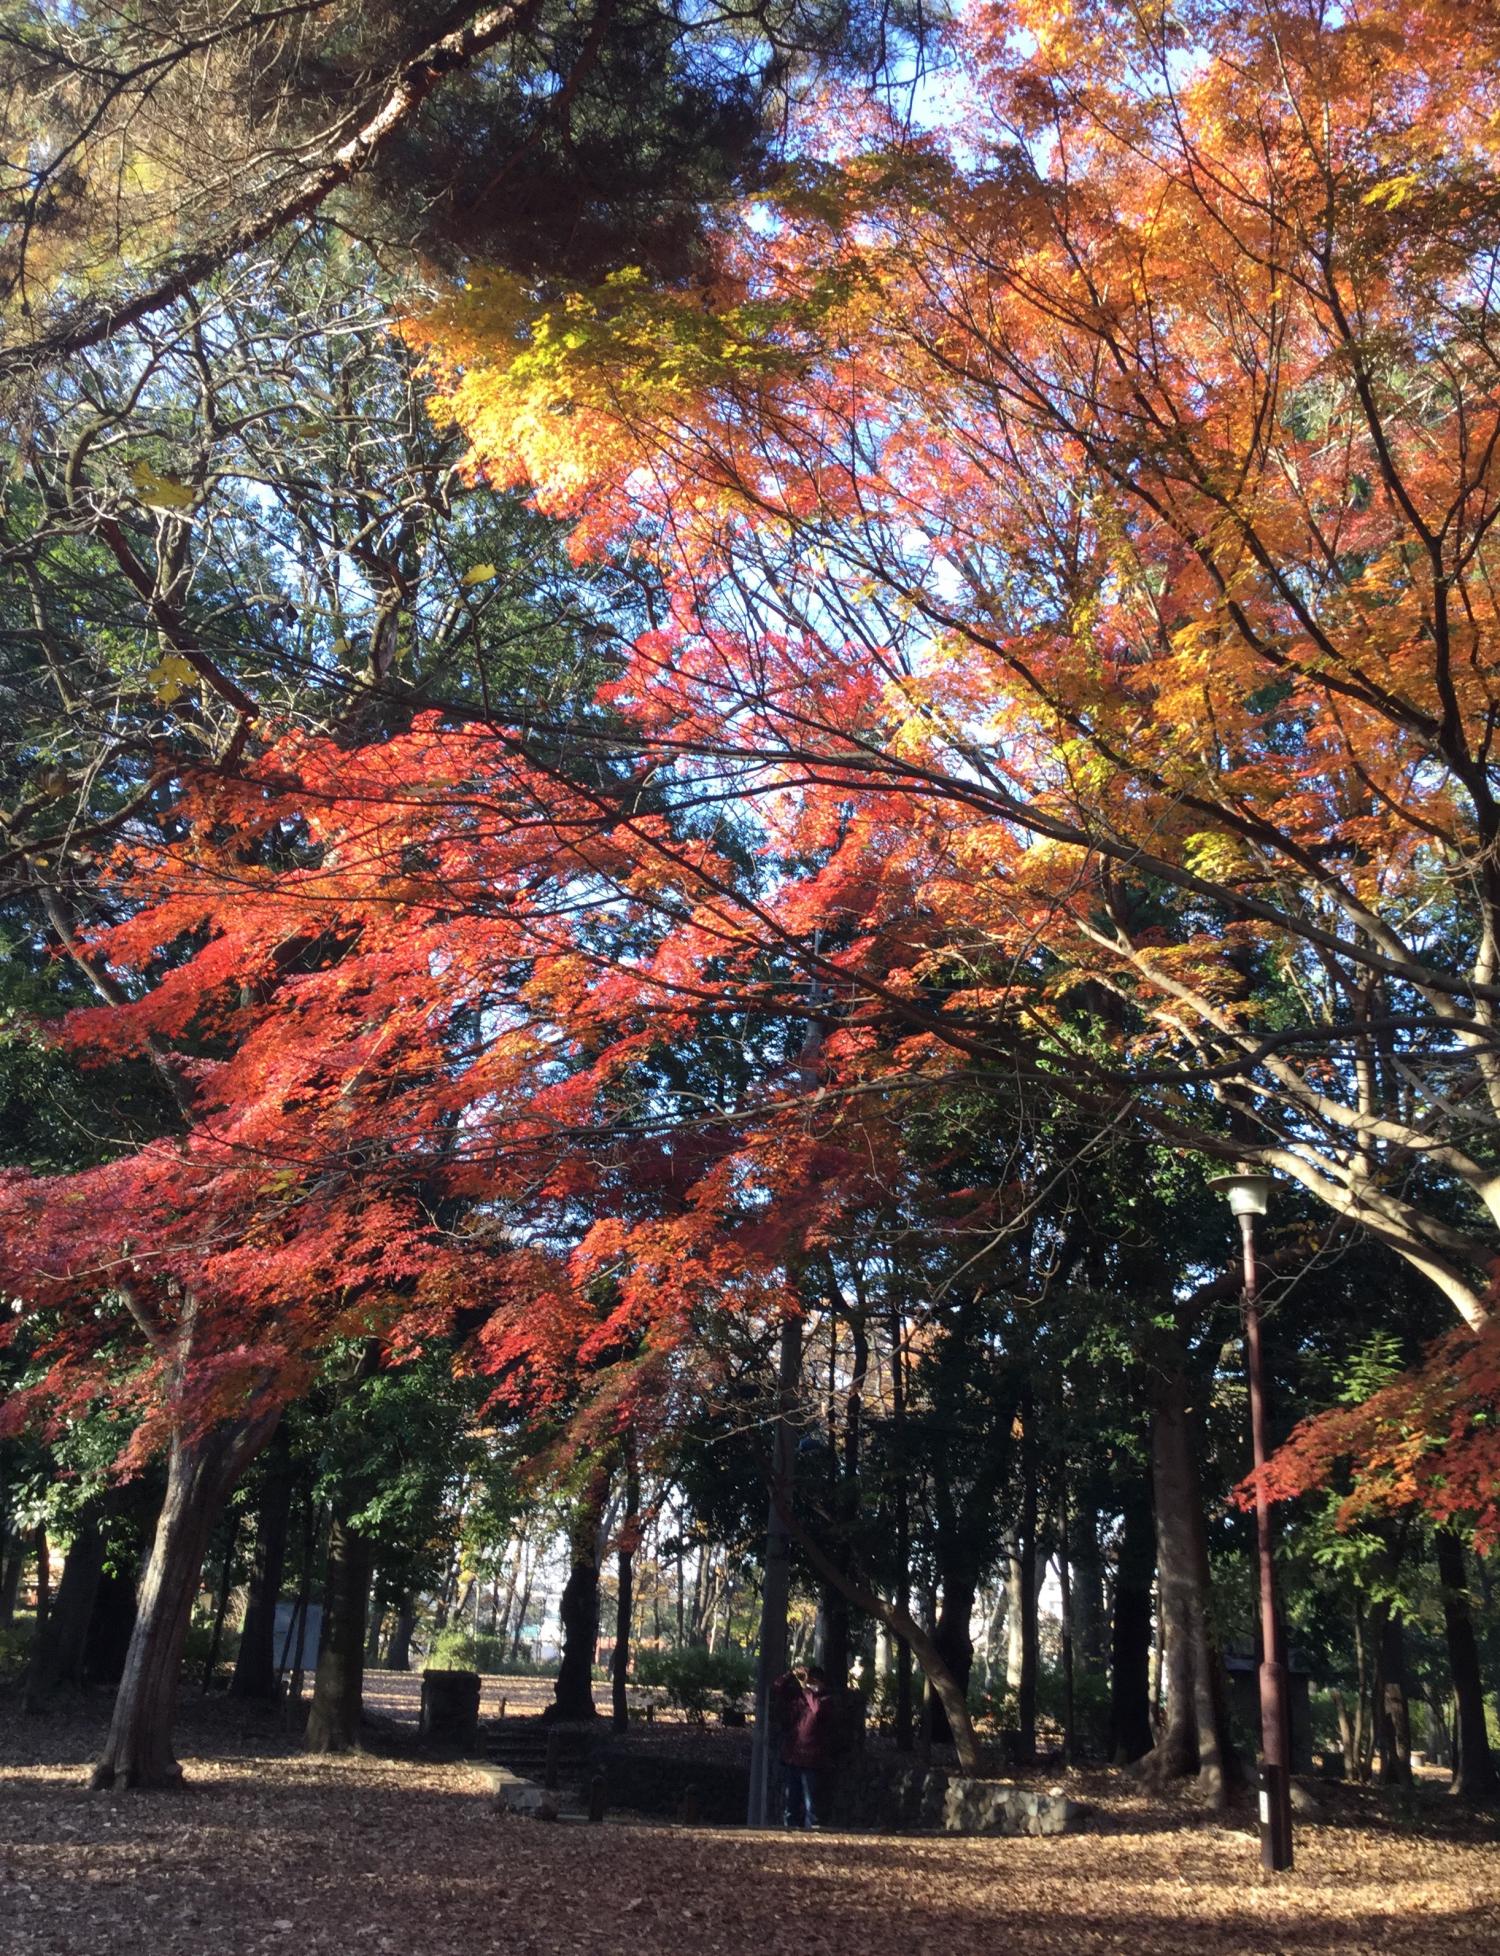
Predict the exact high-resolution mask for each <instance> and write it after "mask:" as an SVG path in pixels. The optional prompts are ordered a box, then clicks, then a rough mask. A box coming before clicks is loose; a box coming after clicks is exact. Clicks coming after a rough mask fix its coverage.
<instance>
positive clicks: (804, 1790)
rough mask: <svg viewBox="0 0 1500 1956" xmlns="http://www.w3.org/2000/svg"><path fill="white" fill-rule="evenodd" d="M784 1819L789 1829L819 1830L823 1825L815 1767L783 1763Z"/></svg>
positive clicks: (817, 1776)
mask: <svg viewBox="0 0 1500 1956" xmlns="http://www.w3.org/2000/svg"><path fill="white" fill-rule="evenodd" d="M781 1773H782V1789H783V1803H782V1818H783V1819H784V1820H785V1822H786V1824H787V1826H788V1827H809V1828H817V1827H821V1826H822V1824H823V1815H822V1812H821V1792H822V1789H821V1787H820V1786H819V1784H818V1781H819V1777H820V1775H819V1773H818V1770H817V1768H816V1767H815V1766H792V1765H788V1764H787V1763H786V1761H785V1760H783V1761H782V1766H781Z"/></svg>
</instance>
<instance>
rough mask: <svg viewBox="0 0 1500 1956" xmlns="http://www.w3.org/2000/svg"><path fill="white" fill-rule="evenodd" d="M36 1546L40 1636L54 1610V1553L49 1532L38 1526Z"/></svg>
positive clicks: (38, 1633)
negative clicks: (50, 1546)
mask: <svg viewBox="0 0 1500 1956" xmlns="http://www.w3.org/2000/svg"><path fill="white" fill-rule="evenodd" d="M34 1540H35V1546H36V1634H37V1635H38V1636H40V1635H41V1634H42V1632H43V1631H44V1630H45V1629H46V1627H47V1618H48V1616H49V1614H50V1613H51V1609H52V1551H51V1549H50V1548H49V1547H48V1544H47V1531H46V1529H45V1528H43V1527H41V1526H38V1528H37V1531H36V1535H35V1537H34Z"/></svg>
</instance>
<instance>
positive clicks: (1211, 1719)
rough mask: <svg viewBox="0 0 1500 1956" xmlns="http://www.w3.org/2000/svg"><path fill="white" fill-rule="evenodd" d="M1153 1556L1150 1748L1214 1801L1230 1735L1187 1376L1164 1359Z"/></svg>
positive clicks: (1155, 1440) (1157, 1762)
mask: <svg viewBox="0 0 1500 1956" xmlns="http://www.w3.org/2000/svg"><path fill="white" fill-rule="evenodd" d="M1151 1478H1152V1488H1153V1491H1154V1493H1155V1497H1156V1562H1157V1569H1158V1572H1159V1580H1160V1584H1161V1614H1162V1623H1163V1626H1164V1631H1165V1648H1164V1652H1163V1660H1162V1661H1163V1669H1164V1672H1165V1676H1166V1688H1167V1712H1166V1725H1165V1729H1164V1730H1163V1732H1162V1734H1161V1737H1160V1739H1159V1740H1158V1742H1157V1744H1156V1747H1155V1749H1154V1751H1153V1752H1152V1754H1151V1771H1152V1774H1153V1776H1154V1777H1156V1778H1159V1779H1175V1778H1182V1777H1185V1776H1186V1775H1188V1774H1191V1773H1196V1774H1197V1776H1198V1782H1199V1785H1200V1786H1201V1787H1202V1789H1203V1791H1204V1792H1205V1793H1206V1794H1207V1795H1208V1797H1209V1799H1210V1800H1211V1801H1212V1802H1213V1804H1214V1805H1215V1806H1217V1807H1223V1806H1225V1805H1227V1804H1228V1800H1229V1793H1230V1787H1231V1785H1232V1783H1233V1782H1234V1781H1235V1780H1236V1779H1237V1778H1238V1777H1239V1762H1238V1759H1237V1757H1236V1754H1235V1751H1234V1746H1233V1742H1232V1740H1231V1738H1230V1736H1229V1723H1228V1718H1227V1716H1226V1713H1225V1703H1224V1686H1223V1679H1222V1675H1221V1670H1220V1663H1219V1654H1218V1652H1217V1650H1216V1649H1215V1648H1214V1644H1213V1638H1212V1634H1211V1631H1210V1622H1211V1615H1210V1608H1209V1572H1208V1544H1207V1539H1206V1534H1205V1530H1204V1523H1203V1491H1202V1486H1201V1483H1200V1481H1199V1476H1198V1462H1197V1457H1196V1455H1195V1453H1194V1449H1193V1442H1192V1435H1191V1433H1190V1431H1189V1428H1188V1418H1187V1377H1186V1373H1185V1371H1184V1369H1183V1367H1182V1365H1181V1363H1180V1362H1179V1363H1176V1364H1173V1365H1171V1367H1170V1369H1169V1370H1168V1372H1167V1374H1166V1375H1165V1377H1163V1378H1162V1379H1161V1380H1160V1381H1159V1383H1158V1389H1157V1393H1156V1404H1155V1407H1154V1411H1153V1417H1152V1422H1151Z"/></svg>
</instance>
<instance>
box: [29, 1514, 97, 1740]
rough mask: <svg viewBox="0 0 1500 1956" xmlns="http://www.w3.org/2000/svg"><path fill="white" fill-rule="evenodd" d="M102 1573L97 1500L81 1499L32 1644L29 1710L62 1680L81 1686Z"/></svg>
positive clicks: (62, 1682)
mask: <svg viewBox="0 0 1500 1956" xmlns="http://www.w3.org/2000/svg"><path fill="white" fill-rule="evenodd" d="M103 1574H104V1536H103V1533H102V1532H101V1530H100V1527H99V1506H98V1503H97V1501H95V1500H91V1501H89V1502H87V1503H86V1504H85V1505H84V1507H83V1508H82V1510H81V1511H80V1513H79V1516H78V1527H77V1532H76V1533H75V1534H74V1537H73V1541H72V1545H71V1547H70V1548H69V1550H68V1553H67V1556H66V1558H65V1559H64V1561H63V1569H62V1576H61V1577H60V1579H59V1581H58V1585H57V1595H56V1597H55V1598H54V1600H53V1604H52V1608H51V1609H50V1610H49V1611H48V1613H47V1618H46V1621H45V1623H44V1624H43V1625H42V1627H41V1628H40V1629H39V1630H38V1631H37V1634H36V1639H35V1642H34V1644H33V1646H32V1653H31V1661H30V1663H29V1664H28V1666H27V1671H26V1690H25V1703H26V1706H27V1708H28V1709H29V1710H35V1709H36V1708H37V1707H38V1706H39V1705H41V1704H42V1703H43V1702H44V1701H45V1699H47V1698H48V1697H49V1696H50V1695H51V1693H52V1692H54V1691H56V1690H57V1689H59V1687H61V1686H63V1685H81V1684H82V1683H83V1680H84V1654H85V1651H86V1648H87V1643H88V1631H89V1621H90V1619H91V1617H92V1616H93V1612H94V1598H95V1597H96V1596H97V1595H98V1593H99V1583H100V1579H101V1577H102V1576H103Z"/></svg>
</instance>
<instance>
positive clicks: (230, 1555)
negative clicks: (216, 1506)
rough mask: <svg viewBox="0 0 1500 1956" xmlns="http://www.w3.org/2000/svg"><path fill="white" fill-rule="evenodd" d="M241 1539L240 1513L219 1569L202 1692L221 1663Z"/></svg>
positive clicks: (234, 1519) (233, 1520) (200, 1685)
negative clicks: (220, 1653)
mask: <svg viewBox="0 0 1500 1956" xmlns="http://www.w3.org/2000/svg"><path fill="white" fill-rule="evenodd" d="M239 1539H240V1518H239V1515H238V1513H236V1514H234V1515H233V1516H231V1518H230V1522H229V1540H228V1541H227V1542H226V1543H225V1545H224V1560H223V1562H222V1563H221V1564H220V1567H219V1594H218V1598H217V1600H216V1602H215V1604H214V1627H213V1632H212V1634H211V1635H210V1637H209V1640H208V1655H207V1656H206V1657H205V1658H204V1660H203V1676H202V1677H201V1678H200V1679H199V1681H198V1688H199V1690H200V1691H207V1689H208V1688H209V1686H210V1685H211V1684H212V1683H213V1677H214V1667H215V1666H216V1665H217V1663H218V1661H219V1651H220V1649H221V1648H222V1646H223V1642H224V1618H225V1616H226V1615H227V1614H228V1612H229V1592H230V1590H231V1589H232V1588H233V1587H234V1551H235V1548H236V1546H237V1545H238V1543H239Z"/></svg>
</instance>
